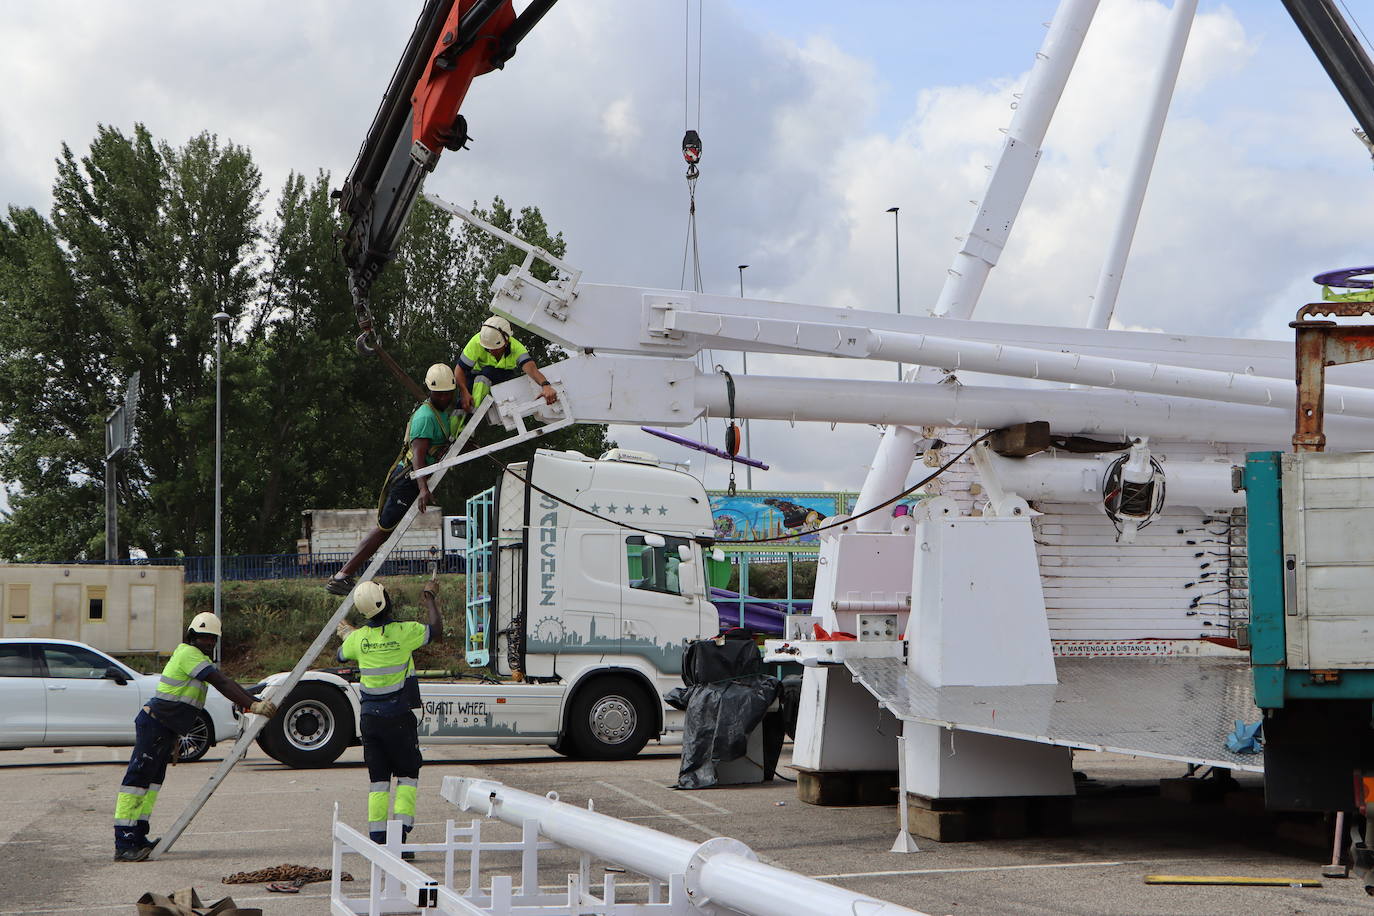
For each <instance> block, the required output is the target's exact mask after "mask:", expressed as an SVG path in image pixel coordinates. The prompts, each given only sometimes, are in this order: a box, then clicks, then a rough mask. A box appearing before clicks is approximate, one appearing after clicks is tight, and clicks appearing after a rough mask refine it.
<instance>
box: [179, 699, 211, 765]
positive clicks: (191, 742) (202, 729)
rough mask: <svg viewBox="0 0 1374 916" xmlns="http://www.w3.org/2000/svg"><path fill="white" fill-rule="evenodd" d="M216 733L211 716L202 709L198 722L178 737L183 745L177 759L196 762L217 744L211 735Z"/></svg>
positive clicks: (183, 761) (197, 717)
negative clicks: (211, 722)
mask: <svg viewBox="0 0 1374 916" xmlns="http://www.w3.org/2000/svg"><path fill="white" fill-rule="evenodd" d="M214 733H215V732H214V726H213V725H211V724H210V716H209V715H208V714H207V713H206V712H205V711H204V710H202V711H201V713H200V715H198V716H196V724H194V725H192V726H191V730H190V731H189V732H187V733H186V734H184V735H182V736H181V737H180V738H178V739H177V741H178V743H179V744H180V745H181V750H180V755H179V756H178V757H177V759H178V760H180V761H181V762H182V763H195V762H196V761H197V760H199V759H200V758H202V757H204V756H205V755H206V753H208V752H209V750H210V748H211V747H213V746H214V744H215V742H214V740H213V739H212V738H211V737H210V736H211V735H213V734H214Z"/></svg>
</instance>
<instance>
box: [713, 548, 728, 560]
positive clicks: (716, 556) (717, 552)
mask: <svg viewBox="0 0 1374 916" xmlns="http://www.w3.org/2000/svg"><path fill="white" fill-rule="evenodd" d="M711 559H713V560H715V561H716V562H717V563H724V562H725V551H723V550H721V549H720V548H719V547H713V548H712V549H711Z"/></svg>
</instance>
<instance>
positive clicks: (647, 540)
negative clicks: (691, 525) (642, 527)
mask: <svg viewBox="0 0 1374 916" xmlns="http://www.w3.org/2000/svg"><path fill="white" fill-rule="evenodd" d="M667 544H668V542H667V541H665V540H664V539H663V535H661V534H646V535H644V546H645V547H664V546H667Z"/></svg>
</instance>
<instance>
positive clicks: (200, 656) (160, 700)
mask: <svg viewBox="0 0 1374 916" xmlns="http://www.w3.org/2000/svg"><path fill="white" fill-rule="evenodd" d="M219 637H220V623H219V618H218V617H216V616H215V615H214V614H210V613H201V614H197V615H196V616H195V617H193V618H191V625H190V626H189V627H187V628H186V637H185V641H184V642H182V644H181V645H179V646H177V647H176V650H175V651H174V652H173V653H172V657H171V658H170V659H168V661H167V664H166V666H165V667H164V668H163V669H162V679H161V680H160V681H159V682H158V685H157V693H156V694H155V695H154V696H153V698H152V699H151V700H149V701H148V705H146V706H144V707H143V708H142V709H141V710H139V713H138V716H137V717H135V718H134V750H133V753H132V754H130V755H129V767H128V769H127V770H126V771H125V773H124V781H123V782H122V783H120V786H119V794H118V795H117V796H115V822H114V823H115V828H114V830H115V861H117V862H141V861H143V860H144V859H146V858H148V853H149V852H151V851H152V849H153V847H154V846H156V845H157V841H156V840H150V839H148V819H149V818H150V817H151V816H152V813H153V805H155V804H156V803H157V795H158V792H159V791H161V789H162V780H163V777H164V776H165V775H166V773H167V763H168V762H169V761H170V760H171V759H172V754H173V752H174V751H175V750H176V749H177V748H178V747H179V746H180V739H181V737H182V736H183V735H185V734H186V733H187V732H189V731H190V730H191V729H192V728H193V727H194V726H195V725H196V723H197V721H199V719H200V717H201V710H202V709H203V708H204V707H205V696H206V694H207V693H208V692H209V691H208V687H214V688H215V689H216V690H218V691H219V692H220V693H222V694H224V695H225V696H226V697H228V698H229V700H230V702H232V703H234V704H235V705H237V706H239V707H241V708H242V709H243V710H244V711H245V712H251V713H253V714H254V715H259V716H267V717H268V718H271V717H272V716H275V715H276V714H277V707H276V706H275V705H273V704H272V703H271V702H270V701H268V700H259V699H256V698H255V697H254V696H253V695H252V694H250V693H249V692H248V691H246V690H244V689H243V688H242V687H240V686H239V685H238V684H236V683H234V682H233V681H231V680H230V679H229V678H228V677H226V676H225V675H224V673H223V672H221V671H220V670H219V668H217V667H216V666H215V663H214V662H212V661H211V660H210V654H211V653H212V652H214V651H215V643H216V642H217V641H218V640H219ZM207 685H208V687H207Z"/></svg>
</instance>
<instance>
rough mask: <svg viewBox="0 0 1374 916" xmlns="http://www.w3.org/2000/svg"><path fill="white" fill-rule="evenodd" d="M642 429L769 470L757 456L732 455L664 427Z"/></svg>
mask: <svg viewBox="0 0 1374 916" xmlns="http://www.w3.org/2000/svg"><path fill="white" fill-rule="evenodd" d="M640 429H642V430H644V431H645V432H646V433H648V434H649V435H651V436H658V437H659V438H660V439H667V440H668V441H669V442H676V443H677V444H678V445H685V446H686V447H687V448H692V449H696V450H697V451H699V452H705V453H706V454H708V455H715V456H716V457H717V458H725V459H727V460H731V461H738V462H739V463H740V464H747V465H749V467H751V468H758V469H759V470H760V471H766V470H768V465H766V464H764V463H763V462H762V461H759V460H758V459H757V458H747V457H745V456H744V455H733V456H732V455H731V454H730V453H729V452H727V451H725V449H722V448H716V447H715V446H714V445H707V444H706V443H705V442H698V441H697V440H695V439H688V438H686V437H685V436H678V435H675V434H673V433H670V432H668V431H667V430H664V429H654V428H653V427H652V426H641V427H640Z"/></svg>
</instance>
